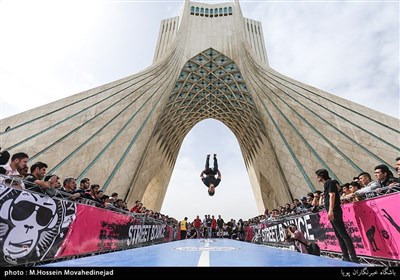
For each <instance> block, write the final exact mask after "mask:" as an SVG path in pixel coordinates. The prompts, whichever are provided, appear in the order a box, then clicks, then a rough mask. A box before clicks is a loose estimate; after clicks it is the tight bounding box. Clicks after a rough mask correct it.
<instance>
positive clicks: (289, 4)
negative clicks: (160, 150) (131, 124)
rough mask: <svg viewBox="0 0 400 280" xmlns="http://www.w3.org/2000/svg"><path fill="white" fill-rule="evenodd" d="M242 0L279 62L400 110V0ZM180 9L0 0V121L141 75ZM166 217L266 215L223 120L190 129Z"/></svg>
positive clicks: (290, 71)
mask: <svg viewBox="0 0 400 280" xmlns="http://www.w3.org/2000/svg"><path fill="white" fill-rule="evenodd" d="M199 2H203V3H204V2H207V3H218V2H231V1H199ZM240 3H241V7H242V12H243V16H244V17H247V18H251V19H254V20H258V21H261V22H262V25H263V30H264V40H265V44H266V50H267V54H268V59H269V64H270V66H271V67H272V68H274V69H275V70H277V71H278V72H280V73H282V74H284V75H286V76H289V77H291V78H293V79H296V80H298V81H301V82H304V83H307V84H309V85H312V86H315V87H317V88H320V89H322V90H325V91H327V92H329V93H332V94H335V95H338V96H341V97H343V98H346V99H349V100H351V101H354V102H356V103H360V104H363V105H365V106H367V107H369V108H372V109H374V110H377V111H380V112H383V113H385V114H388V115H391V116H393V117H397V118H399V117H400V113H399V109H400V103H399V102H400V97H399V92H400V86H399V73H400V71H399V63H400V61H399V50H400V48H399V34H400V30H399V29H400V15H399V11H400V7H399V5H400V4H399V3H398V2H397V1H347V2H344V1H279V0H277V1H241V2H240ZM182 8H183V1H167V0H166V1H112V0H110V1H100V0H97V1H94V0H92V1H89V0H78V1H75V0H68V1H66V0H62V1H58V0H50V1H44V0H35V1H32V0H26V1H25V0H0V38H1V41H0V42H1V43H0V119H3V118H5V117H7V116H10V115H14V114H17V113H20V112H23V111H26V110H28V109H31V108H34V107H37V106H40V105H43V104H46V103H49V102H51V101H54V100H58V99H60V98H63V97H67V96H70V95H72V94H75V93H78V92H82V91H84V90H88V89H91V88H94V87H97V86H100V85H103V84H106V83H109V82H112V81H114V80H117V79H120V78H122V77H126V76H129V75H132V74H136V73H138V72H140V71H142V70H144V69H145V68H147V67H148V66H150V65H151V63H152V61H153V55H154V51H155V47H156V43H157V38H158V32H159V27H160V22H161V20H163V19H166V18H170V17H175V16H178V15H180V13H181V10H182ZM2 126H3V125H2V123H1V120H0V129H4V128H3V127H2ZM210 132H211V133H210ZM211 134H212V135H213V137H211V136H210V135H211ZM0 146H1V139H0ZM214 153H217V155H218V159H219V165H220V169H221V172H222V182H221V184H220V185H219V186H218V188H217V189H216V193H215V195H214V196H213V197H210V196H208V194H207V188H206V187H205V186H204V185H203V184H202V182H201V181H200V177H199V175H200V172H201V170H202V169H203V168H204V162H205V156H206V155H207V154H214ZM92 181H95V180H93V179H92ZM161 212H162V213H164V214H168V215H170V216H173V217H175V218H177V219H178V220H181V219H183V218H184V217H185V216H186V217H188V218H189V220H190V221H191V220H193V219H194V218H195V216H196V215H200V217H203V216H204V215H205V214H211V215H215V216H217V215H222V217H223V218H224V219H225V220H226V219H230V218H234V219H236V220H238V219H239V218H242V219H248V218H251V217H254V216H257V215H259V214H260V211H259V209H257V207H256V204H255V200H254V196H253V193H252V189H251V186H250V182H249V179H248V176H247V171H246V168H245V165H244V162H243V158H242V155H241V151H240V148H239V145H238V142H237V140H236V138H235V137H234V135H233V133H232V132H231V131H230V130H229V129H228V128H227V127H226V126H224V125H223V124H222V123H220V122H218V121H215V120H206V121H203V122H201V123H199V124H197V125H196V126H195V127H194V128H193V129H192V130H191V131H190V132H189V134H188V135H187V137H186V138H185V140H184V142H183V144H182V147H181V150H180V152H179V155H178V158H177V161H176V165H175V168H174V171H173V174H172V178H171V181H170V184H169V186H168V190H167V193H166V196H165V200H164V203H163V206H162V209H161Z"/></svg>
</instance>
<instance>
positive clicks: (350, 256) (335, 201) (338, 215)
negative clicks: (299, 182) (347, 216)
mask: <svg viewBox="0 0 400 280" xmlns="http://www.w3.org/2000/svg"><path fill="white" fill-rule="evenodd" d="M315 174H316V175H317V180H318V182H320V183H323V184H324V205H325V209H326V211H327V212H328V219H329V221H330V222H331V224H332V228H333V230H334V231H335V235H336V237H337V239H338V241H339V245H340V249H341V250H342V253H343V260H344V261H351V262H355V263H359V260H358V258H357V255H356V250H355V249H354V245H353V241H352V240H351V238H350V235H349V234H348V233H347V231H346V227H345V225H344V222H343V212H342V207H341V206H340V197H339V192H338V188H337V186H336V184H335V183H334V181H333V180H332V179H331V178H330V177H329V173H328V171H327V170H326V169H319V170H317V171H315Z"/></svg>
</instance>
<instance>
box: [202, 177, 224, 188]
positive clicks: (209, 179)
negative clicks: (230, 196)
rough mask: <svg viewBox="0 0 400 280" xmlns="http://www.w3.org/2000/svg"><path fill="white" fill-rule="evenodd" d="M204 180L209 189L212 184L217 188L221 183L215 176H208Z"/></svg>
mask: <svg viewBox="0 0 400 280" xmlns="http://www.w3.org/2000/svg"><path fill="white" fill-rule="evenodd" d="M202 180H203V183H204V185H206V186H207V187H209V186H210V184H214V187H216V186H218V185H219V183H220V182H221V179H218V178H215V177H214V176H207V177H205V178H203V179H202Z"/></svg>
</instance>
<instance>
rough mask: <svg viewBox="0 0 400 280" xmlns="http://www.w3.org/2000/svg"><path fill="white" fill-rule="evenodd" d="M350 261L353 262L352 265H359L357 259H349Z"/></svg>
mask: <svg viewBox="0 0 400 280" xmlns="http://www.w3.org/2000/svg"><path fill="white" fill-rule="evenodd" d="M350 261H351V262H353V263H360V261H359V259H358V258H355V259H350Z"/></svg>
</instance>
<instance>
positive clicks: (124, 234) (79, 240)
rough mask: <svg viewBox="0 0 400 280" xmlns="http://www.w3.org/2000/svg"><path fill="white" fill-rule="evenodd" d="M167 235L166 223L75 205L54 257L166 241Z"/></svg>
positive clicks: (168, 234)
mask: <svg viewBox="0 0 400 280" xmlns="http://www.w3.org/2000/svg"><path fill="white" fill-rule="evenodd" d="M168 228H169V227H168ZM169 236H170V233H169V231H168V230H167V225H166V224H165V223H163V224H161V223H159V224H156V223H151V222H149V221H148V220H144V219H143V218H140V219H139V218H134V217H133V216H130V215H127V214H123V213H117V212H113V211H109V210H105V209H101V208H97V207H93V206H87V205H81V204H78V207H77V213H76V219H75V221H74V222H73V223H72V225H71V226H70V228H69V231H68V234H67V236H66V238H65V240H64V243H63V244H62V246H61V248H60V250H59V253H58V254H57V256H56V257H57V258H58V257H65V256H72V255H80V254H87V253H90V252H101V251H110V250H118V249H126V248H129V247H132V246H133V245H135V244H139V243H146V242H151V241H156V240H159V241H164V240H168V239H169Z"/></svg>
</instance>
